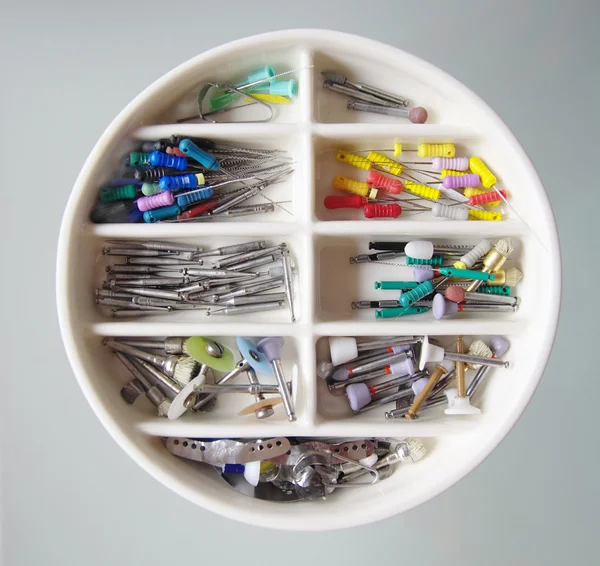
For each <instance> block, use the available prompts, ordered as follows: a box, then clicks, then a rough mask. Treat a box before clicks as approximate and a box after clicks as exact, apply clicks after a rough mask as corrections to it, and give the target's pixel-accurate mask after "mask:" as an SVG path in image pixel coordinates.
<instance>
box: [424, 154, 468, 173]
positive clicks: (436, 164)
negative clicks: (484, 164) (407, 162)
mask: <svg viewBox="0 0 600 566" xmlns="http://www.w3.org/2000/svg"><path fill="white" fill-rule="evenodd" d="M432 165H433V168H434V169H435V170H436V171H443V170H444V169H453V170H454V171H466V170H467V169H468V168H469V158H468V157H434V158H433V161H432Z"/></svg>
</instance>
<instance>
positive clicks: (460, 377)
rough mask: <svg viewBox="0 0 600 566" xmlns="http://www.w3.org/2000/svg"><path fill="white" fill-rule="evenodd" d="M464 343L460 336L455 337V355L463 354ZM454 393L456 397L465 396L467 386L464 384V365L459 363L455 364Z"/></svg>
mask: <svg viewBox="0 0 600 566" xmlns="http://www.w3.org/2000/svg"><path fill="white" fill-rule="evenodd" d="M464 352H465V343H464V340H463V337H462V336H457V337H456V353H457V354H464ZM456 391H457V394H456V395H457V397H466V396H467V385H466V383H465V363H464V362H461V361H457V362H456Z"/></svg>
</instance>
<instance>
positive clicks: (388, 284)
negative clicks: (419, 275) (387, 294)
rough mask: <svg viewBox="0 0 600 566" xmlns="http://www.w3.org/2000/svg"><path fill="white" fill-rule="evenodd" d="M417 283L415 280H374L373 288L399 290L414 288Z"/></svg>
mask: <svg viewBox="0 0 600 566" xmlns="http://www.w3.org/2000/svg"><path fill="white" fill-rule="evenodd" d="M418 284H419V283H418V282H417V281H375V289H388V290H392V291H399V290H402V289H414V288H415V287H416V286H417V285H418Z"/></svg>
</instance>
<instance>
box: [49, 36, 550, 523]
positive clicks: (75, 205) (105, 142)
mask: <svg viewBox="0 0 600 566" xmlns="http://www.w3.org/2000/svg"><path fill="white" fill-rule="evenodd" d="M266 64H268V65H271V66H273V67H274V68H275V70H276V72H281V71H285V70H288V69H298V72H297V73H296V77H297V79H298V83H299V94H298V97H297V99H296V100H295V101H294V103H293V104H291V105H289V106H286V107H281V108H278V109H277V113H276V115H275V118H274V119H273V120H272V121H271V122H269V123H260V124H258V123H257V124H235V123H229V124H203V123H188V124H181V125H178V124H176V123H175V120H176V119H177V118H179V117H182V116H186V115H189V114H190V113H193V112H194V109H195V96H196V92H197V89H198V87H199V85H200V84H202V83H203V82H205V81H207V80H211V81H213V80H221V81H231V80H232V79H235V78H236V77H238V76H240V75H241V76H244V74H245V73H246V74H247V73H248V72H249V71H250V70H253V69H255V68H258V67H260V66H262V65H266ZM313 65H314V68H311V66H313ZM322 70H335V71H339V72H343V73H346V74H347V75H348V76H349V77H351V78H353V79H355V80H358V81H361V82H365V83H369V84H373V85H377V86H379V87H381V88H385V89H386V90H389V91H392V92H396V93H399V94H403V95H406V96H408V97H409V98H410V99H411V100H413V101H414V102H415V103H416V104H419V105H422V106H424V107H426V108H427V109H428V110H429V114H430V119H429V121H428V123H427V124H423V125H414V124H411V123H409V122H408V121H404V120H399V119H394V118H390V117H386V116H374V115H369V114H362V113H357V112H354V113H353V112H351V111H348V110H346V109H345V100H344V98H343V97H340V96H339V95H336V94H334V93H331V92H328V91H326V90H325V89H323V88H322V86H321V84H320V81H321V79H320V72H321V71H322ZM171 134H182V135H189V136H196V137H208V138H211V139H215V140H232V141H239V142H240V145H254V146H258V147H269V148H284V149H287V150H288V151H290V152H291V153H292V154H293V156H294V158H295V161H296V165H295V168H296V169H295V172H294V174H293V176H292V177H291V178H290V179H289V180H287V181H286V182H284V183H281V184H280V185H277V186H276V187H273V188H272V189H271V190H272V191H273V192H271V193H268V194H269V196H270V197H271V198H274V199H280V200H292V201H293V202H292V203H290V205H289V206H290V207H291V211H292V212H293V216H289V215H288V214H287V213H285V212H284V211H281V210H278V211H277V212H275V213H273V214H271V215H263V216H260V217H244V218H241V219H237V220H236V221H235V222H221V223H210V224H207V223H184V224H166V223H163V224H160V225H145V224H134V225H124V224H105V225H94V224H92V223H91V222H90V221H89V212H90V209H91V208H92V205H93V203H94V201H95V198H96V195H97V191H98V188H99V187H101V186H102V184H103V183H105V182H106V181H107V180H108V179H110V176H111V173H112V171H114V170H115V168H116V166H117V163H118V160H119V159H120V157H121V156H122V155H123V154H124V153H126V152H127V151H129V150H130V149H131V148H132V147H133V143H132V141H131V140H132V139H133V140H155V139H158V138H165V137H168V136H170V135H171ZM395 137H399V138H401V140H402V141H403V143H405V144H406V145H407V146H413V147H414V144H417V143H420V142H454V143H456V144H457V155H467V156H468V155H479V156H481V157H482V158H483V159H484V160H485V161H486V163H487V164H488V165H489V167H490V168H491V169H492V170H493V171H494V172H496V173H497V175H498V176H499V181H500V184H501V185H502V186H505V187H507V189H508V191H509V193H510V195H511V197H512V198H511V203H512V205H513V206H514V207H515V209H516V210H517V211H518V212H519V215H520V216H522V217H523V219H524V220H525V221H526V222H527V223H528V224H529V225H530V226H531V227H532V229H533V230H534V231H535V232H536V233H537V234H538V235H539V236H540V237H541V239H542V240H543V242H544V247H543V246H541V245H540V244H539V243H538V241H537V240H536V239H535V238H534V237H533V236H532V235H531V233H530V232H529V230H528V229H527V228H526V226H525V225H524V224H523V223H522V222H521V221H520V220H519V219H517V218H514V217H513V218H511V215H510V211H507V212H508V214H507V216H508V219H506V220H504V221H502V222H455V221H446V220H439V219H433V218H429V217H426V216H425V215H417V216H414V217H412V218H408V217H407V219H406V220H404V219H402V220H371V221H368V220H364V219H363V220H358V218H359V217H358V216H354V214H346V212H344V211H328V210H326V209H325V208H324V207H323V205H322V202H323V197H324V196H325V195H327V194H328V193H329V192H330V185H331V178H332V177H333V175H335V174H346V175H348V176H353V172H352V171H349V170H348V169H346V168H345V166H343V165H341V164H339V163H337V162H336V160H335V158H334V155H333V154H332V153H331V151H330V150H332V149H336V148H337V147H342V146H343V147H344V148H347V149H352V148H353V147H357V148H380V147H383V148H385V147H390V146H391V143H392V140H393V138H395ZM340 167H344V169H343V172H342V169H339V168H340ZM283 197H285V198H283ZM351 212H352V213H354V212H355V211H351ZM339 213H341V214H342V215H341V216H340V215H339ZM354 220H356V221H354ZM501 236H510V237H511V238H512V239H513V240H514V241H515V243H516V246H517V248H516V251H515V254H514V257H515V264H516V265H517V266H518V267H519V268H521V269H522V271H523V272H524V274H525V278H524V280H523V281H522V282H521V283H520V285H519V287H518V295H519V297H520V298H521V301H522V303H521V304H522V306H521V308H520V310H519V311H518V312H517V313H514V314H513V313H510V314H504V313H494V314H493V315H489V316H485V315H481V314H472V313H468V314H467V313H465V316H463V317H458V316H457V317H455V318H452V319H448V320H443V321H441V322H438V321H435V320H434V319H433V317H431V316H430V315H422V316H413V317H404V318H399V319H393V320H386V321H375V319H374V317H373V313H372V311H369V312H365V311H352V310H351V309H350V301H351V300H356V299H358V298H378V297H373V281H374V280H375V279H383V278H386V277H387V278H388V279H389V278H390V274H391V273H398V272H397V271H394V270H396V269H401V268H395V267H392V266H387V267H386V266H377V267H376V268H374V270H369V269H367V268H363V267H362V266H351V265H349V263H348V256H349V255H354V254H355V253H364V252H366V251H367V244H368V241H369V240H370V239H374V238H375V239H379V240H381V239H394V238H395V239H397V240H403V239H406V238H410V239H414V238H430V239H433V240H434V241H440V242H458V243H461V242H466V243H473V244H475V243H477V241H478V240H479V239H480V238H482V237H489V238H491V239H498V238H499V237H501ZM255 237H264V238H265V239H268V240H270V241H273V242H275V243H278V242H280V241H285V242H288V243H289V245H290V248H291V250H292V255H293V258H294V261H295V264H296V266H297V269H298V277H297V279H296V291H297V296H298V308H297V310H298V321H297V323H295V324H292V323H291V322H289V318H288V314H287V313H286V312H285V311H281V312H275V313H273V312H271V313H259V314H257V315H250V314H249V315H243V316H240V317H229V318H217V317H211V318H208V317H205V316H204V315H203V314H202V313H200V314H197V313H193V312H189V311H188V312H181V313H177V314H169V315H167V316H156V317H151V318H144V319H134V320H133V321H128V320H122V319H121V320H118V321H113V320H111V319H107V318H105V317H104V316H103V314H102V313H101V312H100V311H99V310H97V309H96V308H95V305H94V301H93V292H94V288H95V287H97V286H98V284H99V282H100V281H101V280H102V277H103V265H104V263H105V262H106V259H105V258H103V257H102V254H101V248H102V244H103V241H104V240H105V239H109V238H145V239H150V238H151V239H173V240H177V241H190V242H196V243H198V244H204V245H206V246H208V247H215V246H221V245H227V244H232V243H235V242H240V241H244V240H249V239H252V238H255ZM560 274H561V266H560V252H559V245H558V237H557V232H556V227H555V223H554V219H553V215H552V210H551V208H550V205H549V203H548V199H547V196H546V193H545V191H544V188H543V186H542V184H541V182H540V179H539V178H538V176H537V174H536V172H535V170H534V168H533V166H532V165H531V162H530V161H529V159H528V158H527V155H526V154H525V152H524V151H523V149H522V148H521V146H520V145H519V143H518V142H517V140H516V139H515V138H514V136H513V135H512V133H511V132H510V131H509V130H508V128H507V127H506V126H505V125H504V124H503V123H502V122H501V120H500V119H499V118H498V116H496V114H495V113H494V112H493V111H492V110H490V109H489V108H488V107H487V106H486V104H485V103H484V102H482V101H481V100H480V99H479V98H478V97H477V96H475V95H474V94H473V93H472V92H471V91H469V90H468V89H467V88H465V87H464V86H462V85H461V84H460V83H459V82H457V81H456V80H455V79H453V78H452V77H450V76H448V75H447V74H445V73H444V72H442V71H440V70H439V69H437V68H435V67H433V66H432V65H430V64H428V63H426V62H424V61H422V60H420V59H418V58H416V57H413V56H412V55H409V54H408V53H404V52H402V51H399V50H397V49H394V48H392V47H389V46H387V45H384V44H381V43H378V42H376V41H371V40H368V39H364V38H361V37H356V36H352V35H346V34H342V33H337V32H330V31H323V30H294V31H284V32H276V33H269V34H266V35H260V36H256V37H250V38H247V39H243V40H240V41H236V42H233V43H230V44H227V45H224V46H221V47H218V48H216V49H212V50H210V51H208V52H206V53H203V54H201V55H199V56H197V57H195V58H193V59H191V60H190V61H188V62H186V63H184V64H183V65H181V66H179V67H177V68H176V69H174V70H173V71H171V72H170V73H168V74H167V75H165V76H164V77H162V78H161V79H159V80H158V81H156V82H155V83H154V84H152V85H151V86H150V87H149V88H147V89H146V90H145V91H143V92H142V93H141V94H140V95H139V96H138V97H136V98H135V99H134V100H133V101H132V102H131V103H130V104H129V105H128V106H127V107H126V108H125V109H124V110H123V111H122V112H121V113H120V114H119V116H118V117H117V118H116V119H115V120H114V121H113V123H112V124H111V125H110V126H109V127H108V129H107V130H106V132H105V133H104V134H103V135H102V137H101V138H100V140H99V142H98V143H97V145H96V147H95V148H94V149H93V151H92V153H91V155H90V156H89V158H88V160H87V161H86V163H85V165H84V167H83V169H82V171H81V174H80V175H79V178H78V179H77V182H76V184H75V187H74V189H73V192H72V194H71V198H70V199H69V202H68V205H67V209H66V212H65V215H64V219H63V224H62V229H61V233H60V240H59V248H58V261H57V303H58V313H59V319H60V327H61V331H62V335H63V340H64V343H65V347H66V350H67V353H68V356H69V359H70V361H71V365H72V367H73V371H74V372H75V375H76V377H77V379H78V380H79V383H80V385H81V388H82V389H83V392H84V394H85V396H86V397H87V399H88V401H89V403H90V405H91V406H92V408H93V410H94V411H95V413H96V415H97V416H98V418H99V419H100V421H101V422H102V423H103V424H104V426H105V427H106V429H107V430H108V431H109V433H110V434H111V435H112V436H113V438H114V439H115V440H116V441H117V442H118V443H119V445H120V446H121V447H122V448H123V449H124V450H125V451H126V452H127V453H128V454H129V455H130V456H131V457H132V458H133V459H134V460H135V461H136V462H137V463H138V464H139V465H140V466H141V467H142V468H144V469H145V470H147V471H148V472H149V473H150V474H152V476H154V477H155V478H156V479H157V480H158V481H160V482H162V483H163V484H164V485H166V486H167V487H169V488H170V489H172V490H173V491H175V492H177V493H178V494H180V495H182V496H183V497H185V498H187V499H189V500H190V501H193V502H194V503H196V504H198V505H200V506H202V507H205V508H207V509H210V510H212V511H215V512H217V513H220V514H222V515H225V516H227V517H230V518H232V519H237V520H240V521H245V522H248V523H251V524H253V525H261V526H267V527H273V528H280V529H305V530H324V529H334V528H342V527H349V526H354V525H360V524H364V523H369V522H372V521H376V520H379V519H382V518H385V517H388V516H391V515H393V514H396V513H400V512H402V511H405V510H407V509H410V508H412V507H414V506H416V505H419V504H420V503H423V502H424V501H426V500H428V499H430V498H432V497H434V496H435V495H437V494H438V493H440V492H441V491H443V490H445V489H446V488H448V487H449V486H451V485H452V484H454V483H455V482H456V481H458V480H459V479H460V478H462V477H464V476H465V475H466V474H467V473H469V472H470V471H471V470H472V469H473V468H474V467H475V466H477V465H478V464H479V463H480V462H481V461H482V460H483V459H484V458H485V457H486V456H487V455H488V454H489V453H490V452H491V451H492V450H493V449H494V448H495V447H496V446H497V445H498V443H499V442H500V441H501V440H502V438H503V437H504V436H505V435H506V434H507V432H508V431H509V430H510V428H511V427H512V426H513V425H514V424H515V422H516V420H517V419H518V417H519V415H520V414H521V413H522V412H523V410H524V409H525V406H526V405H527V403H528V402H529V400H530V398H531V396H532V394H533V392H534V390H535V388H536V386H537V384H538V382H539V380H540V378H541V376H542V373H543V371H544V367H545V365H546V362H547V360H548V356H549V353H550V349H551V347H552V342H553V339H554V334H555V331H556V325H557V320H558V313H559V308H560V286H561V275H560ZM386 298H389V297H386ZM417 334H429V335H432V336H436V337H442V339H443V337H445V336H453V335H457V334H463V335H465V336H468V335H478V336H483V337H485V336H488V335H493V334H500V335H504V336H506V337H507V338H508V339H509V340H510V342H511V348H510V350H509V353H508V354H507V358H508V359H510V361H511V363H512V365H511V368H510V369H508V370H502V371H500V370H498V371H497V372H494V375H493V377H490V378H489V379H488V381H487V383H486V384H485V386H484V388H485V390H484V391H483V393H482V395H481V399H480V402H479V406H480V407H481V409H482V414H481V415H480V416H478V417H469V418H451V417H446V416H444V414H443V411H442V412H435V411H433V412H432V415H430V416H426V417H425V418H422V419H420V420H418V421H416V422H403V420H399V422H392V423H386V422H385V421H384V419H383V416H382V411H373V412H368V413H365V414H363V415H360V416H356V417H354V416H351V414H350V413H349V410H347V409H346V410H339V407H338V405H336V403H335V402H334V401H336V400H335V399H333V398H331V399H329V398H328V397H327V395H326V394H324V392H323V391H320V388H321V387H323V382H322V380H320V379H318V378H317V377H316V360H317V351H319V355H321V353H322V352H323V351H324V349H325V346H324V343H325V340H324V339H323V337H326V336H330V335H342V336H344V335H347V336H377V335H386V336H387V335H417ZM137 335H145V336H177V335H179V336H184V335H208V336H214V337H221V338H223V339H224V341H225V342H226V343H229V344H234V342H233V340H234V337H235V336H237V335H244V336H250V337H253V336H265V335H282V336H284V337H286V342H287V343H286V352H285V356H284V366H285V369H286V372H287V373H288V375H291V374H292V373H293V372H294V371H295V369H297V370H298V392H297V399H296V404H297V415H298V420H297V422H295V423H288V422H287V420H286V419H285V415H284V414H283V412H282V411H277V416H274V417H272V418H271V419H267V420H266V421H264V422H259V421H257V420H255V419H253V418H249V417H248V418H241V417H234V416H233V415H234V414H235V412H234V409H235V408H237V407H238V406H239V404H240V403H243V402H244V401H242V400H240V399H239V397H238V396H233V395H230V396H227V397H230V398H233V397H236V399H226V400H224V401H223V403H221V401H220V402H219V404H218V408H217V409H216V410H215V411H214V412H212V413H210V414H208V415H205V416H188V415H186V416H184V417H183V418H181V419H179V420H177V421H168V420H166V419H161V418H159V417H157V416H156V414H155V411H154V410H153V409H154V408H153V407H151V406H150V404H148V403H145V402H139V403H138V404H136V406H134V407H130V406H127V405H126V404H125V403H123V401H122V400H121V398H120V396H119V390H120V386H121V384H122V383H123V382H124V381H125V380H126V373H125V372H124V371H123V369H122V368H119V367H117V363H116V362H115V360H114V356H112V355H111V354H110V352H109V351H108V348H106V347H104V346H103V345H102V337H103V336H137ZM294 365H297V367H296V368H294V367H293V366H294ZM278 435H286V436H320V437H335V436H341V437H361V436H362V437H370V436H386V437H405V436H416V437H420V438H423V439H424V442H425V443H426V445H427V447H428V449H429V453H428V455H427V456H426V458H425V459H424V460H422V461H421V462H419V463H418V464H414V465H404V466H399V468H398V469H397V471H396V473H394V475H393V476H392V477H391V478H389V479H387V480H385V481H384V482H382V483H379V484H378V485H377V486H373V487H365V488H362V489H352V490H350V489H348V490H337V491H336V492H335V493H334V494H333V495H331V496H330V497H329V498H328V499H327V501H325V502H313V503H298V504H281V503H271V502H266V501H260V500H256V499H250V498H247V497H245V496H243V495H241V494H238V493H237V492H235V491H234V490H232V489H231V488H230V487H229V486H228V485H226V484H225V482H223V481H222V480H221V479H220V478H219V477H218V476H217V475H216V474H215V473H214V471H213V470H212V469H210V468H209V467H207V466H202V465H194V464H193V463H190V462H188V461H185V460H181V459H178V458H176V457H174V456H172V455H171V454H170V453H168V452H167V451H166V450H165V449H164V448H163V445H162V444H161V441H160V440H159V437H161V436H187V437H202V438H209V437H262V438H266V437H270V436H278ZM101 482H102V479H101V478H98V482H97V483H98V484H99V485H101Z"/></svg>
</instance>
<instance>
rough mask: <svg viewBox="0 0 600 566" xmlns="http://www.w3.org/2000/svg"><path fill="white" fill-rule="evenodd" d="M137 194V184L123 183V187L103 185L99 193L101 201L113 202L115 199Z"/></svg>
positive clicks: (129, 197) (128, 197) (124, 198)
mask: <svg viewBox="0 0 600 566" xmlns="http://www.w3.org/2000/svg"><path fill="white" fill-rule="evenodd" d="M136 196H137V187H136V186H135V185H123V186H121V187H102V188H101V189H100V192H99V194H98V198H99V199H100V201H101V202H113V201H115V200H127V199H132V198H135V197H136Z"/></svg>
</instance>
